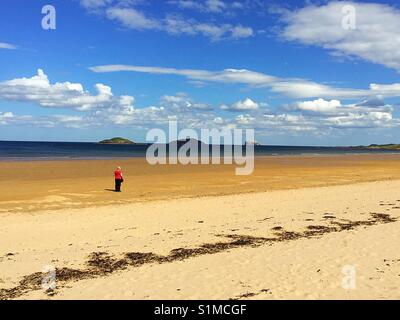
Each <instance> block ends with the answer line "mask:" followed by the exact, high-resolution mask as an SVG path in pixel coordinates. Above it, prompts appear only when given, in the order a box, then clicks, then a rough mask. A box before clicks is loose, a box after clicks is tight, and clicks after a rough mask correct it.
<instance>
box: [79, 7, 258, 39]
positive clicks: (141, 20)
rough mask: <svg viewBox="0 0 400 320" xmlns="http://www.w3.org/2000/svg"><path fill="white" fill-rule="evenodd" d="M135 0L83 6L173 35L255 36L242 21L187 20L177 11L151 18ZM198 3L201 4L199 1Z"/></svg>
mask: <svg viewBox="0 0 400 320" xmlns="http://www.w3.org/2000/svg"><path fill="white" fill-rule="evenodd" d="M135 3H136V2H132V1H125V2H123V1H119V2H115V3H114V2H112V1H111V0H82V1H81V5H82V6H83V7H85V8H86V9H87V10H88V11H89V12H95V13H98V14H104V16H105V17H106V18H107V19H109V20H114V21H117V22H118V23H120V24H121V25H122V26H124V27H125V28H129V29H132V30H138V31H144V30H154V31H159V32H166V33H168V34H171V35H191V36H194V35H202V36H205V37H208V38H210V39H211V40H212V41H220V40H225V39H242V38H248V37H252V36H253V35H254V32H253V29H252V28H250V27H246V26H242V25H240V24H238V25H233V24H229V23H214V22H199V21H197V20H195V19H188V18H185V17H182V16H179V15H176V14H166V15H165V16H164V17H161V18H155V17H149V16H147V15H146V14H145V13H144V12H142V11H140V10H139V9H137V8H136V7H134V6H133V4H135ZM197 5H199V4H197ZM197 5H196V3H195V2H192V1H182V2H181V4H180V6H184V7H186V8H188V7H196V6H197ZM201 6H204V7H203V8H204V9H205V10H207V11H210V12H218V10H222V9H223V8H224V6H225V4H224V2H221V1H219V0H208V1H206V2H204V3H203V4H202V5H201Z"/></svg>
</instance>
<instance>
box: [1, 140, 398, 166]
mask: <svg viewBox="0 0 400 320" xmlns="http://www.w3.org/2000/svg"><path fill="white" fill-rule="evenodd" d="M148 147H149V144H135V145H105V144H99V143H87V142H26V141H24V142H22V141H0V160H3V161H5V160H41V159H49V160H52V159H54V160H57V159H60V160H62V159H107V158H125V157H126V158H130V157H145V156H146V150H147V148H148ZM221 150H223V147H221ZM360 153H365V154H374V153H399V154H400V151H398V150H397V151H396V150H367V149H365V150H362V149H352V148H343V147H307V146H304V147H301V146H255V155H256V156H281V155H335V154H360Z"/></svg>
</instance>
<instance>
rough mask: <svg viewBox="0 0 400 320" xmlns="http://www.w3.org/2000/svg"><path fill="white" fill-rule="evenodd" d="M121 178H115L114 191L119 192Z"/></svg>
mask: <svg viewBox="0 0 400 320" xmlns="http://www.w3.org/2000/svg"><path fill="white" fill-rule="evenodd" d="M121 183H122V180H121V179H115V191H116V192H121Z"/></svg>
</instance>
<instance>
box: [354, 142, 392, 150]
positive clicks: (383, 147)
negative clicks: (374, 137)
mask: <svg viewBox="0 0 400 320" xmlns="http://www.w3.org/2000/svg"><path fill="white" fill-rule="evenodd" d="M357 148H360V149H380V150H400V144H395V143H390V144H370V145H369V146H358V147H357Z"/></svg>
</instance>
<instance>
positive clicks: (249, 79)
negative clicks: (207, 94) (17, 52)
mask: <svg viewBox="0 0 400 320" xmlns="http://www.w3.org/2000/svg"><path fill="white" fill-rule="evenodd" d="M89 69H90V70H91V71H93V72H121V71H130V72H142V73H151V74H163V75H179V76H183V77H186V78H188V79H189V80H194V81H202V82H219V83H238V84H244V85H249V86H254V87H265V88H269V89H270V90H271V91H273V92H276V93H280V94H284V95H286V96H288V97H291V98H301V99H303V98H334V99H367V98H368V99H370V98H373V97H376V96H382V97H385V98H389V97H400V83H394V84H390V85H383V84H371V85H370V87H369V89H354V88H338V87H333V86H328V85H325V84H319V83H316V82H313V81H309V80H306V79H292V78H279V77H275V76H271V75H268V74H264V73H260V72H255V71H250V70H246V69H225V70H222V71H208V70H193V69H174V68H163V67H143V66H131V65H103V66H94V67H91V68H89Z"/></svg>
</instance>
